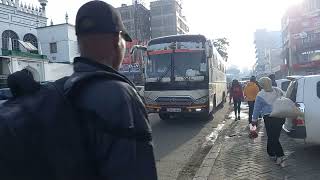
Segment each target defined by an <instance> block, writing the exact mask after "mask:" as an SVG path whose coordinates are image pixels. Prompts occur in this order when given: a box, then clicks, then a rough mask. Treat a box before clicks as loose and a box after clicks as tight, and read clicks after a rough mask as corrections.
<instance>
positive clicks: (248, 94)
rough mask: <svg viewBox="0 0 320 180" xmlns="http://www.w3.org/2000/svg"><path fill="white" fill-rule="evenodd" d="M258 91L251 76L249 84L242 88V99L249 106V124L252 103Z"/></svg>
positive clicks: (253, 77) (254, 78)
mask: <svg viewBox="0 0 320 180" xmlns="http://www.w3.org/2000/svg"><path fill="white" fill-rule="evenodd" d="M259 91H260V90H259V87H258V86H257V85H256V77H255V76H252V77H251V78H250V82H249V83H248V84H247V85H246V86H245V88H244V98H245V100H246V101H247V102H248V105H249V118H248V120H249V124H250V123H251V122H252V114H253V108H254V103H255V100H256V97H257V95H258V93H259Z"/></svg>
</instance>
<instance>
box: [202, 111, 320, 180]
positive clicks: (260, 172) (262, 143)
mask: <svg viewBox="0 0 320 180" xmlns="http://www.w3.org/2000/svg"><path fill="white" fill-rule="evenodd" d="M243 108H244V109H243V110H242V112H244V113H243V114H242V115H241V117H242V119H241V120H240V121H235V122H233V123H232V124H231V125H230V127H229V128H228V129H226V130H225V131H224V132H223V133H222V134H221V135H220V137H219V139H218V140H217V142H216V144H215V145H214V147H213V148H212V149H211V151H210V153H209V154H208V155H207V157H206V159H207V158H214V161H213V163H212V164H213V166H212V167H210V169H211V173H210V175H209V177H205V178H203V177H202V178H200V177H199V179H209V180H229V179H230V180H234V179H242V180H245V179H248V180H249V179H250V180H251V179H259V180H260V179H261V180H269V179H270V180H271V179H272V180H277V179H279V180H280V179H281V180H289V179H290V180H291V179H303V180H308V179H310V180H311V179H312V180H313V179H319V177H320V166H319V162H320V148H319V146H318V147H315V146H308V145H305V144H304V143H303V142H297V141H294V140H293V139H290V138H289V137H287V135H286V134H284V133H282V135H281V139H280V141H281V144H282V146H283V148H284V151H285V154H286V157H287V160H286V161H285V167H284V168H281V167H280V166H277V165H275V163H274V162H273V161H271V160H270V159H269V157H268V155H267V153H266V149H267V147H266V141H267V137H266V134H265V132H264V131H265V130H264V124H263V123H260V126H261V127H260V131H259V137H258V138H256V139H254V140H253V139H249V138H248V120H247V111H248V109H247V106H246V105H245V106H243ZM231 115H233V113H231ZM231 115H230V117H231V119H229V121H234V115H233V116H231ZM207 160H208V159H207ZM209 160H210V159H209ZM205 161H206V160H205ZM208 162H209V161H208ZM212 164H211V165H212ZM204 166H205V165H204ZM202 168H203V167H202ZM196 178H197V177H196Z"/></svg>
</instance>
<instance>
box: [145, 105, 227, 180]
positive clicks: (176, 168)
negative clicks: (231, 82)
mask: <svg viewBox="0 0 320 180" xmlns="http://www.w3.org/2000/svg"><path fill="white" fill-rule="evenodd" d="M228 108H229V106H226V107H224V108H221V109H220V110H218V111H217V112H216V115H215V118H214V120H212V121H201V120H199V119H176V120H170V121H162V120H160V118H159V116H158V115H157V114H151V115H150V116H149V117H150V121H151V125H152V130H153V139H154V147H155V156H156V160H157V169H158V174H159V179H160V180H173V179H176V178H177V177H178V175H179V172H180V171H181V170H182V169H183V167H184V166H185V164H186V163H187V162H188V160H189V159H190V158H191V156H192V155H193V154H194V153H195V152H196V151H197V149H198V148H199V147H200V146H201V145H202V144H203V143H204V141H205V137H206V136H207V135H208V134H210V132H211V131H212V129H213V128H215V127H216V126H217V124H218V123H219V122H220V121H222V120H224V116H225V114H226V112H227V111H228Z"/></svg>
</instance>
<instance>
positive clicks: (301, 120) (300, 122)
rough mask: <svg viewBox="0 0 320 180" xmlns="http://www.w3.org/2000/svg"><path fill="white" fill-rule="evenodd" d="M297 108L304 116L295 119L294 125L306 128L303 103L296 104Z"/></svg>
mask: <svg viewBox="0 0 320 180" xmlns="http://www.w3.org/2000/svg"><path fill="white" fill-rule="evenodd" d="M296 106H297V107H298V108H299V110H300V111H301V112H302V115H300V116H298V117H297V118H295V119H293V120H292V123H293V125H295V126H305V118H304V112H305V106H304V104H303V103H296Z"/></svg>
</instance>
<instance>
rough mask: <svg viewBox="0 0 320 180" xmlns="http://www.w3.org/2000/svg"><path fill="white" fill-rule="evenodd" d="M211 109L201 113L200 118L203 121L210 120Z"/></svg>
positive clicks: (211, 115) (211, 117)
mask: <svg viewBox="0 0 320 180" xmlns="http://www.w3.org/2000/svg"><path fill="white" fill-rule="evenodd" d="M213 117H214V116H213V111H211V112H209V111H205V112H203V113H201V115H200V118H201V120H203V121H211V120H212V119H213Z"/></svg>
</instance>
